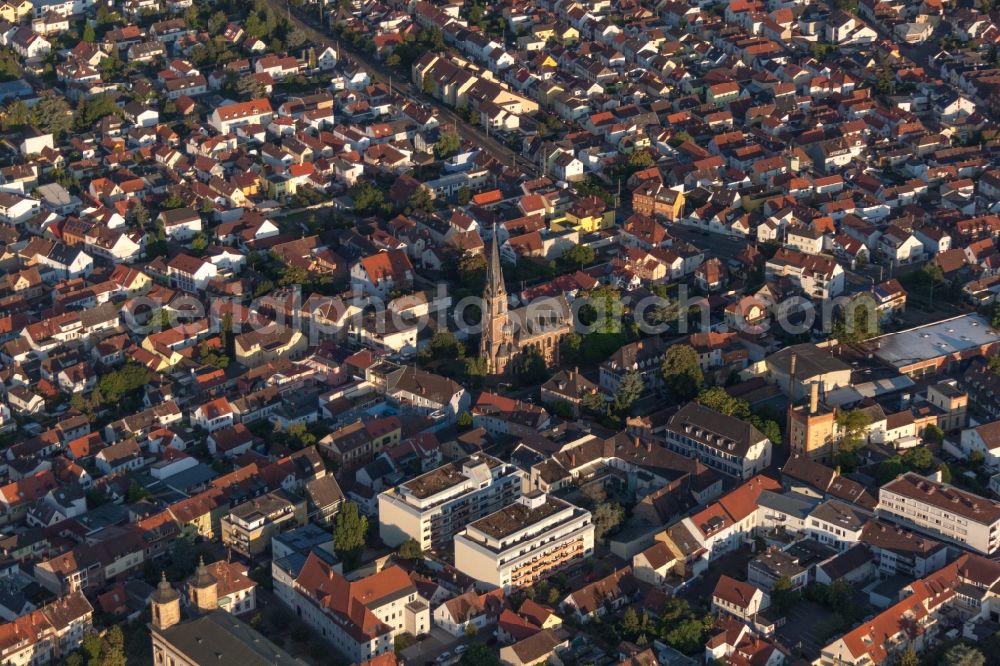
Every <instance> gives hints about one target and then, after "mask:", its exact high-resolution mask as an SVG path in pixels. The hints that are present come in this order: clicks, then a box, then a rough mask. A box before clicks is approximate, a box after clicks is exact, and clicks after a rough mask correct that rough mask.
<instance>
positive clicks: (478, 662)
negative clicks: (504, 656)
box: [458, 642, 500, 666]
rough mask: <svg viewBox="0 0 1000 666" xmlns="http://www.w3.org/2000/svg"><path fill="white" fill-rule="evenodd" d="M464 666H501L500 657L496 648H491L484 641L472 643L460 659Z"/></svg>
mask: <svg viewBox="0 0 1000 666" xmlns="http://www.w3.org/2000/svg"><path fill="white" fill-rule="evenodd" d="M458 663H459V664H461V665H462V666H500V657H499V654H498V652H497V651H496V650H491V649H490V648H488V647H487V646H486V645H485V644H484V643H479V642H476V643H470V644H469V649H468V650H466V651H465V654H463V655H462V658H461V659H460V660H459V661H458Z"/></svg>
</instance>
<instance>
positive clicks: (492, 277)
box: [479, 224, 514, 376]
mask: <svg viewBox="0 0 1000 666" xmlns="http://www.w3.org/2000/svg"><path fill="white" fill-rule="evenodd" d="M498 235H499V234H498V233H497V226H496V225H495V224H494V225H493V239H492V240H491V241H490V256H489V258H488V259H487V264H486V289H485V290H484V291H483V305H482V329H483V333H482V336H481V338H480V342H479V356H480V357H481V358H483V359H484V360H485V361H486V374H487V375H494V376H495V375H502V374H504V372H506V371H507V366H508V364H509V363H510V360H511V356H512V354H513V342H514V340H513V329H512V328H511V325H510V314H509V312H508V311H507V288H506V287H504V284H503V271H502V270H501V268H500V241H499V239H498V238H497V236H498Z"/></svg>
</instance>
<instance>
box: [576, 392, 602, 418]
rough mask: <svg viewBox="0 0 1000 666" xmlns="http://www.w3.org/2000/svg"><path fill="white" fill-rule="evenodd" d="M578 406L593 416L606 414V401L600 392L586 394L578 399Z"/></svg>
mask: <svg viewBox="0 0 1000 666" xmlns="http://www.w3.org/2000/svg"><path fill="white" fill-rule="evenodd" d="M580 404H581V405H583V408H584V409H586V410H587V411H590V412H594V413H595V414H606V413H607V411H608V400H607V398H606V397H605V396H604V394H603V393H601V392H600V391H594V392H593V393H588V394H587V395H585V396H583V398H581V399H580Z"/></svg>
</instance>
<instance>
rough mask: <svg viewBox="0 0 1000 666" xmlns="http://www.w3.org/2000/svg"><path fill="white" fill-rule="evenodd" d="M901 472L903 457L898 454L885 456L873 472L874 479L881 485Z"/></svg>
mask: <svg viewBox="0 0 1000 666" xmlns="http://www.w3.org/2000/svg"><path fill="white" fill-rule="evenodd" d="M902 473H903V459H902V457H900V456H892V457H889V458H886V459H885V460H883V461H882V462H881V463H879V466H878V469H877V470H876V472H875V480H876V481H877V482H878V485H879V486H883V485H885V484H887V483H889V482H890V481H892V480H893V479H895V478H896V477H897V476H899V475H900V474H902Z"/></svg>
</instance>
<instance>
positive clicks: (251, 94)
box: [236, 76, 267, 100]
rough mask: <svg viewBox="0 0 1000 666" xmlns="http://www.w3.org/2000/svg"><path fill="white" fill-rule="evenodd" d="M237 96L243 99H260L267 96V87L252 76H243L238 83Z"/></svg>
mask: <svg viewBox="0 0 1000 666" xmlns="http://www.w3.org/2000/svg"><path fill="white" fill-rule="evenodd" d="M236 94H237V95H239V96H240V97H241V98H242V99H245V100H251V99H260V98H262V97H266V96H267V87H266V86H265V85H264V84H263V83H261V82H260V81H259V80H258V79H256V78H254V77H252V76H243V77H240V79H239V80H238V81H237V82H236Z"/></svg>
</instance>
